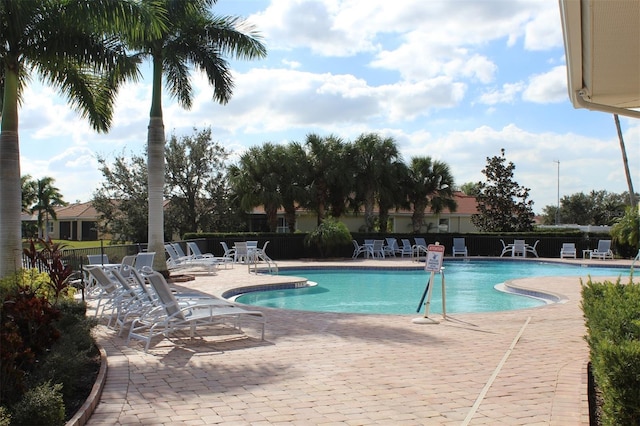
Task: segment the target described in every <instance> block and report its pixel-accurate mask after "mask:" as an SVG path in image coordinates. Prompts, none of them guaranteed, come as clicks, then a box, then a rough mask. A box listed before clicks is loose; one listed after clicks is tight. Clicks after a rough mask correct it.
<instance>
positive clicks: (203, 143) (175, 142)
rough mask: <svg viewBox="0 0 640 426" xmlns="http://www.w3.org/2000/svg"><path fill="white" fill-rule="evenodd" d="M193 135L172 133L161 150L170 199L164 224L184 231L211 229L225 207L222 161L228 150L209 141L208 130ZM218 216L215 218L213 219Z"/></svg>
mask: <svg viewBox="0 0 640 426" xmlns="http://www.w3.org/2000/svg"><path fill="white" fill-rule="evenodd" d="M194 132H195V135H194V136H183V137H181V138H178V137H177V136H176V135H172V136H171V138H170V140H169V143H168V144H167V147H166V149H165V158H166V166H167V168H166V181H167V192H168V196H169V199H170V203H169V207H168V210H167V224H168V226H169V227H170V229H171V230H174V231H176V232H178V233H179V235H184V234H185V233H186V232H198V231H209V230H215V229H216V227H215V224H216V223H218V224H220V223H221V222H220V220H219V218H220V217H221V216H222V215H223V214H224V212H225V211H226V210H227V209H228V205H227V202H226V197H225V196H226V182H227V179H226V175H225V172H226V160H227V158H228V157H229V154H228V152H227V151H226V150H225V148H224V147H223V146H221V145H220V144H218V143H214V142H212V141H211V129H205V130H202V131H197V129H194ZM216 215H218V220H216V219H213V218H214V216H216Z"/></svg>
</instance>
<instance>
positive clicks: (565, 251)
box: [560, 243, 577, 259]
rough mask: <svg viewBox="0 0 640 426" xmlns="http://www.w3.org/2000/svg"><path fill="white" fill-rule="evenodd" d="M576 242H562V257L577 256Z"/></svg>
mask: <svg viewBox="0 0 640 426" xmlns="http://www.w3.org/2000/svg"><path fill="white" fill-rule="evenodd" d="M576 256H577V253H576V243H562V248H561V249H560V259H564V258H565V257H572V258H574V259H575V258H576Z"/></svg>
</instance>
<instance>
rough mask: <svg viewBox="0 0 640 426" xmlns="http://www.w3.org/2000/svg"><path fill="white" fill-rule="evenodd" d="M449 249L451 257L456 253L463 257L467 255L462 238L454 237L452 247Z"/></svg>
mask: <svg viewBox="0 0 640 426" xmlns="http://www.w3.org/2000/svg"><path fill="white" fill-rule="evenodd" d="M451 250H452V253H453V257H456V255H458V254H461V255H462V256H464V257H467V256H468V255H469V253H468V251H467V246H466V242H465V239H464V238H454V239H453V248H452V249H451Z"/></svg>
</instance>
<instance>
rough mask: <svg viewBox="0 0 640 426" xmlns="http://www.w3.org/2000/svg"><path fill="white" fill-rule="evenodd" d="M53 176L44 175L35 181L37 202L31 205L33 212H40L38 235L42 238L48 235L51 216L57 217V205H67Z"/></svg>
mask: <svg viewBox="0 0 640 426" xmlns="http://www.w3.org/2000/svg"><path fill="white" fill-rule="evenodd" d="M53 182H54V179H53V178H52V177H44V178H42V179H38V180H37V181H35V189H36V204H34V205H33V206H31V208H30V212H31V214H33V213H35V212H38V235H39V236H40V238H46V237H47V234H48V232H47V230H48V229H49V218H52V219H54V220H55V219H57V217H56V210H55V207H59V206H66V205H67V204H68V203H66V202H65V201H64V200H63V199H62V194H60V190H59V189H58V188H56V187H55V186H53Z"/></svg>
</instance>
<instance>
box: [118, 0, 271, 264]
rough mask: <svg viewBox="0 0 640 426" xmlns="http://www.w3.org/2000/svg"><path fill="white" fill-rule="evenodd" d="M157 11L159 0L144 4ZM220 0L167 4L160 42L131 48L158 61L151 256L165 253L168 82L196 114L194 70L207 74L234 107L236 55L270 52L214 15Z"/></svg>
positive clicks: (153, 39)
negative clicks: (164, 115)
mask: <svg viewBox="0 0 640 426" xmlns="http://www.w3.org/2000/svg"><path fill="white" fill-rule="evenodd" d="M143 3H144V4H147V5H152V4H155V3H157V0H144V1H143ZM215 3H216V0H192V1H185V0H162V1H161V4H162V5H163V6H164V8H165V10H166V11H167V14H168V16H169V17H170V22H169V24H168V26H167V28H165V30H164V31H162V33H161V34H160V35H158V36H154V35H153V34H151V35H150V36H149V37H148V38H147V39H146V40H144V42H140V43H136V42H132V43H131V47H132V48H133V49H135V50H136V51H138V52H139V54H140V55H141V56H143V57H148V58H150V59H151V61H152V65H153V71H152V73H153V74H152V75H153V77H152V83H151V84H152V93H151V111H150V113H149V128H148V134H147V153H148V158H147V162H148V169H149V177H148V179H149V251H155V252H156V253H163V252H164V213H163V206H162V204H163V192H164V146H165V135H164V122H163V119H162V79H163V77H164V78H165V79H166V86H167V89H168V90H169V93H170V94H171V95H172V96H173V97H175V98H177V100H178V103H179V104H180V105H181V106H182V107H183V108H185V109H189V108H191V103H192V99H193V88H192V86H191V84H190V81H189V80H190V74H189V67H194V68H196V69H197V70H199V71H203V72H204V73H205V74H206V76H207V79H208V80H209V84H211V85H212V86H213V88H214V92H213V98H214V100H216V101H217V102H219V103H222V104H225V103H227V102H228V101H229V99H230V98H231V94H232V89H233V81H232V76H231V70H230V69H229V64H228V63H227V61H226V60H225V59H224V56H226V55H232V56H235V57H236V58H239V59H254V58H262V57H264V56H265V55H266V48H265V47H264V45H263V44H262V43H261V42H260V39H259V36H258V35H257V33H256V32H255V31H254V30H253V28H252V27H251V26H249V25H247V24H246V23H244V21H242V20H240V19H239V18H237V17H233V16H230V17H229V16H227V17H217V16H213V15H212V14H211V13H210V12H209V8H210V7H211V6H213V5H214V4H215ZM243 30H245V31H246V33H245V32H243ZM153 268H154V269H155V270H157V271H161V272H163V273H166V272H167V264H166V261H165V257H164V256H156V257H155V258H154V265H153Z"/></svg>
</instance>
